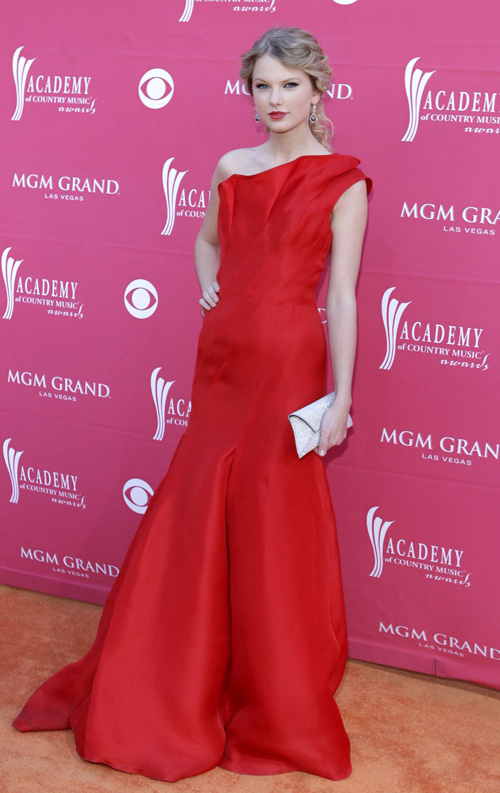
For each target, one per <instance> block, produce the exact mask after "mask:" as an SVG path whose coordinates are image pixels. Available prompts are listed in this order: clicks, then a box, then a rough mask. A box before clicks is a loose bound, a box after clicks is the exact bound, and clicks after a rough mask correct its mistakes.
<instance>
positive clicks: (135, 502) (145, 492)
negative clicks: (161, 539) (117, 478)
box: [123, 479, 153, 515]
mask: <svg viewBox="0 0 500 793" xmlns="http://www.w3.org/2000/svg"><path fill="white" fill-rule="evenodd" d="M152 495H153V489H152V487H151V486H150V485H148V483H147V482H145V481H144V479H129V480H128V482H125V484H124V485H123V499H124V501H125V504H126V505H127V507H129V508H130V509H131V510H132V511H133V512H137V514H138V515H144V513H145V512H146V509H147V507H148V504H149V501H150V497H151V496H152Z"/></svg>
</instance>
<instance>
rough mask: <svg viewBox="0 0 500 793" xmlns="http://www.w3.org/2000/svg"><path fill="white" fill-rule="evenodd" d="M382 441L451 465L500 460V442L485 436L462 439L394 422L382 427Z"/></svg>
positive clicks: (469, 464) (422, 457) (430, 459)
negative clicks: (436, 435)
mask: <svg viewBox="0 0 500 793" xmlns="http://www.w3.org/2000/svg"><path fill="white" fill-rule="evenodd" d="M379 442H380V443H384V444H391V445H392V446H402V447H403V448H404V449H411V450H412V451H413V452H417V454H419V455H420V456H421V459H422V460H426V461H432V462H435V463H436V462H441V463H446V464H447V465H448V464H451V465H455V466H457V465H458V466H462V465H463V466H468V467H470V466H471V465H472V464H473V463H474V462H476V461H478V460H482V461H485V462H493V463H498V461H499V460H500V443H497V442H496V441H495V440H493V439H490V440H488V441H485V440H484V439H482V438H481V439H478V438H458V437H456V436H455V435H441V436H440V437H439V436H438V437H435V436H434V435H433V434H432V433H431V432H427V431H425V430H422V429H410V428H408V427H405V428H404V429H401V428H400V427H395V426H394V425H390V426H388V427H383V428H382V431H381V434H380V441H379Z"/></svg>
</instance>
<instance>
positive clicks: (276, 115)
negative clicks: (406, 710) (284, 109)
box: [269, 110, 286, 121]
mask: <svg viewBox="0 0 500 793" xmlns="http://www.w3.org/2000/svg"><path fill="white" fill-rule="evenodd" d="M269 115H270V116H271V118H274V119H275V120H276V121H277V120H278V119H280V118H284V117H285V116H286V113H279V112H278V111H277V110H276V111H274V112H273V113H269Z"/></svg>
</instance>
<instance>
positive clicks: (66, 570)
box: [20, 545, 120, 578]
mask: <svg viewBox="0 0 500 793" xmlns="http://www.w3.org/2000/svg"><path fill="white" fill-rule="evenodd" d="M20 550H21V553H20V559H22V560H24V559H28V560H29V561H30V562H36V563H37V564H48V565H51V570H52V572H53V573H58V574H59V575H68V576H75V577H76V578H91V576H90V573H93V575H95V576H106V577H109V578H116V577H117V576H118V574H119V572H120V568H119V567H116V565H114V564H109V562H104V561H102V560H101V561H96V560H95V559H81V558H80V557H78V556H73V555H72V554H69V553H68V554H64V556H63V555H61V554H57V553H55V552H54V553H51V552H50V551H45V550H43V549H42V548H35V549H33V548H29V547H28V548H25V547H24V545H21V549H20Z"/></svg>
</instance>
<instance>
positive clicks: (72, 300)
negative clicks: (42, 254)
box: [2, 246, 84, 319]
mask: <svg viewBox="0 0 500 793" xmlns="http://www.w3.org/2000/svg"><path fill="white" fill-rule="evenodd" d="M11 250H12V246H10V247H8V248H5V249H4V251H3V253H2V277H3V282H4V286H5V294H6V304H5V311H4V314H3V317H2V318H3V319H12V316H13V314H14V308H15V304H16V303H19V304H21V305H24V306H29V307H41V308H43V309H46V313H47V314H48V315H49V316H52V317H73V318H75V319H82V318H83V306H84V304H83V303H82V302H81V301H80V300H79V299H77V292H78V297H79V290H78V282H77V281H61V280H60V279H57V278H44V277H40V276H39V275H37V276H34V275H26V274H25V273H24V274H23V273H22V272H21V273H19V268H20V267H21V264H22V263H23V262H24V259H17V258H16V257H15V256H12V255H11ZM24 267H26V265H25V266H24ZM23 270H24V268H23ZM28 271H29V270H28Z"/></svg>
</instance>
